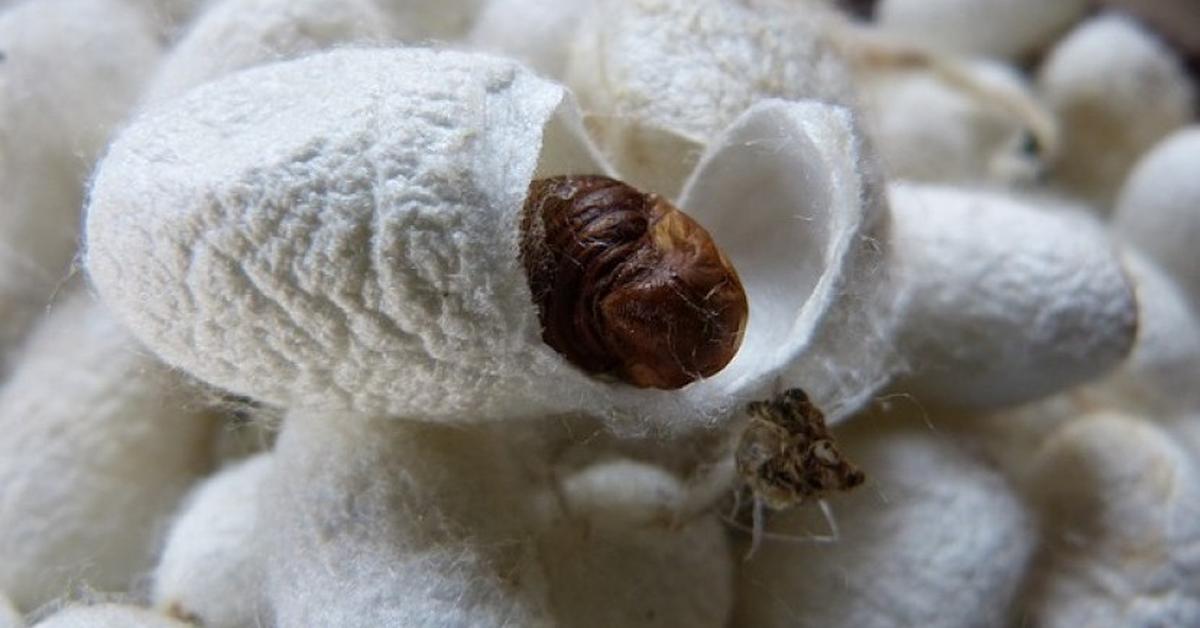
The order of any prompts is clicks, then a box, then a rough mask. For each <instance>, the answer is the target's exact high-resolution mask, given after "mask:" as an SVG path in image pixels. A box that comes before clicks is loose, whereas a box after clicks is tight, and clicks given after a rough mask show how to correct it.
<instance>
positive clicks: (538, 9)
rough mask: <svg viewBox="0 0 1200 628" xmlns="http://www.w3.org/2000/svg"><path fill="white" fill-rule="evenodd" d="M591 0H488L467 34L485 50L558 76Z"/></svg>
mask: <svg viewBox="0 0 1200 628" xmlns="http://www.w3.org/2000/svg"><path fill="white" fill-rule="evenodd" d="M592 2H593V0H489V1H488V2H487V3H485V4H484V5H483V8H482V9H481V10H480V13H479V19H477V20H476V21H475V26H474V27H472V29H471V32H470V33H469V34H468V35H467V42H468V43H470V44H471V45H472V46H474V47H477V48H479V49H480V50H484V51H487V52H495V53H498V54H503V55H505V56H509V57H512V58H514V59H516V60H518V61H521V62H522V63H524V64H526V65H528V66H529V67H531V68H533V69H534V70H537V71H538V72H541V73H542V74H545V75H546V76H549V77H551V78H561V77H562V75H563V73H564V72H565V71H566V66H567V56H568V54H569V52H570V49H571V45H572V42H573V41H574V40H575V32H576V30H577V29H578V28H579V24H580V22H581V21H582V20H583V17H584V15H586V14H587V13H588V9H589V7H590V6H591V5H592Z"/></svg>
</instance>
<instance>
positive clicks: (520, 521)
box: [261, 413, 550, 628]
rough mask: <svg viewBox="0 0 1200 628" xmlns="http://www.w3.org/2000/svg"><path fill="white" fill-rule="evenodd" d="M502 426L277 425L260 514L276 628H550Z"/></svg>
mask: <svg viewBox="0 0 1200 628" xmlns="http://www.w3.org/2000/svg"><path fill="white" fill-rule="evenodd" d="M503 427H505V426H503V425H500V426H488V425H482V426H481V425H476V426H446V425H434V424H428V423H417V422H408V421H398V420H395V419H368V418H365V417H361V416H344V417H328V416H323V415H310V414H304V413H292V414H289V415H288V417H287V420H286V422H285V424H284V428H283V433H282V434H280V438H279V442H278V444H277V446H276V450H275V453H274V454H273V455H274V456H275V463H276V465H277V466H276V472H275V475H274V481H273V485H272V486H271V487H270V488H269V489H268V491H269V494H268V497H267V500H266V501H265V508H264V510H263V511H261V512H262V513H263V514H262V519H261V525H262V526H263V529H264V530H269V531H270V532H269V533H268V534H267V535H266V536H267V539H266V543H267V544H268V546H267V551H268V554H267V558H266V561H267V562H266V564H267V573H268V586H267V588H266V591H267V594H268V595H269V598H270V602H271V604H272V606H273V608H274V613H275V618H274V619H275V621H276V622H277V624H278V625H279V626H281V627H290V626H295V627H300V626H339V627H343V628H356V627H360V626H361V627H364V628H366V627H378V626H479V627H487V626H497V627H498V626H544V625H549V622H550V619H549V617H550V616H549V610H548V604H547V598H546V595H547V592H546V585H547V583H546V581H545V578H544V576H543V575H542V571H541V566H540V565H539V564H538V561H537V551H536V547H535V545H534V543H533V535H532V532H531V530H530V529H528V526H527V521H528V512H529V506H528V503H527V502H528V499H527V498H528V495H529V489H528V487H527V486H526V485H525V483H524V480H523V475H522V473H521V470H520V465H521V460H520V458H519V456H517V455H516V454H515V452H513V451H511V450H510V449H508V447H507V446H506V444H505V439H504V436H503V432H502V431H501V429H502V428H503Z"/></svg>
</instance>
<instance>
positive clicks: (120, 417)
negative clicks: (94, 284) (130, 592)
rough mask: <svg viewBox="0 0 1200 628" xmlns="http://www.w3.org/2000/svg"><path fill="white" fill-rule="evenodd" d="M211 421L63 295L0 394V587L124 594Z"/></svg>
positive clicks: (40, 599)
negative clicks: (82, 588) (85, 589)
mask: <svg viewBox="0 0 1200 628" xmlns="http://www.w3.org/2000/svg"><path fill="white" fill-rule="evenodd" d="M211 427H212V422H211V420H210V417H208V416H207V415H206V414H205V413H204V412H203V411H202V409H201V408H199V407H197V405H196V401H195V400H194V399H192V398H190V397H189V395H188V392H187V390H186V389H184V388H183V387H182V385H181V384H180V383H178V381H177V380H176V379H175V377H174V376H173V374H171V373H169V372H168V371H167V370H166V369H165V368H163V367H162V366H161V365H160V364H159V363H158V361H157V360H155V359H154V358H152V357H151V356H149V355H147V353H146V352H145V350H144V349H143V348H141V347H140V346H139V345H138V344H137V343H136V342H134V341H133V340H132V339H131V338H130V337H129V336H128V335H127V334H126V333H125V331H124V330H123V329H122V328H121V326H120V325H119V324H117V323H116V322H115V321H114V320H112V319H111V318H110V317H109V315H108V313H107V312H106V311H105V310H104V308H103V307H101V306H99V305H98V304H96V303H95V302H94V301H92V300H91V299H90V298H89V297H87V296H86V295H83V294H76V295H75V296H73V297H70V298H66V299H64V300H63V301H62V302H60V303H58V304H56V305H55V306H54V310H53V311H52V312H51V313H50V314H49V315H48V316H47V317H46V318H45V319H44V320H43V321H42V322H41V324H40V325H39V327H38V328H37V330H36V331H35V333H34V335H33V336H32V337H31V338H30V341H29V343H28V344H27V346H26V349H25V353H24V354H23V356H22V359H21V361H20V362H19V363H18V364H17V367H16V369H15V371H14V372H13V374H12V376H11V377H10V378H9V379H8V381H7V382H5V384H4V387H3V388H2V389H0V434H4V438H3V439H0V487H3V490H0V556H3V557H4V559H3V560H0V590H4V591H5V592H7V593H8V594H9V596H11V598H12V600H13V601H14V602H15V603H16V604H17V605H18V607H20V608H21V609H23V610H26V611H28V610H32V609H33V608H35V607H36V606H38V605H40V604H42V603H44V602H46V601H48V600H50V599H53V598H55V597H57V596H59V595H62V594H65V593H67V592H68V591H69V588H70V587H71V586H72V585H75V584H81V585H85V586H87V587H90V588H93V589H96V590H101V591H124V590H126V589H127V588H128V587H129V586H130V585H131V584H133V581H134V579H135V578H136V577H137V576H138V575H140V574H141V573H143V572H144V571H145V570H147V569H148V568H149V567H150V566H151V564H152V557H153V553H154V551H155V545H156V534H157V533H158V532H159V531H160V527H161V526H162V524H163V523H164V522H165V519H166V518H167V517H168V516H169V514H170V513H171V511H172V510H173V509H174V508H175V507H176V505H177V503H178V500H179V499H180V497H181V496H182V495H183V494H184V492H185V491H186V490H187V487H188V485H189V483H190V482H192V481H193V480H194V479H195V478H196V477H197V476H198V475H199V474H200V473H202V472H203V471H204V470H205V468H206V466H207V464H208V453H209V450H208V439H209V437H210V435H211Z"/></svg>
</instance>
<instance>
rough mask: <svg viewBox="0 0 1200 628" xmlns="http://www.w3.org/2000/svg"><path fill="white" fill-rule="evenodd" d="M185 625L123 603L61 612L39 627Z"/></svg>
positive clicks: (163, 627) (151, 627)
mask: <svg viewBox="0 0 1200 628" xmlns="http://www.w3.org/2000/svg"><path fill="white" fill-rule="evenodd" d="M187 626H191V624H185V623H183V622H180V621H176V620H174V619H171V618H169V617H165V616H163V615H159V614H158V613H155V612H153V611H149V610H146V609H144V608H138V607H136V606H124V605H121V604H99V605H97V606H76V607H72V608H67V609H65V610H62V611H59V612H58V613H55V614H54V615H51V616H50V617H48V618H46V620H45V621H43V622H40V623H39V624H37V628H186V627H187Z"/></svg>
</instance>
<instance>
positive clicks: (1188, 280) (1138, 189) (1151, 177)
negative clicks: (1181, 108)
mask: <svg viewBox="0 0 1200 628" xmlns="http://www.w3.org/2000/svg"><path fill="white" fill-rule="evenodd" d="M1197 164H1200V126H1189V127H1187V128H1184V129H1181V130H1179V131H1176V132H1175V133H1173V134H1171V135H1170V136H1169V137H1167V138H1166V139H1165V140H1163V141H1162V142H1161V143H1159V144H1158V145H1157V146H1155V147H1154V149H1153V150H1151V151H1150V152H1149V153H1148V154H1147V155H1146V156H1145V157H1143V158H1142V159H1141V161H1139V162H1138V164H1137V166H1136V168H1135V169H1134V171H1133V173H1132V174H1130V175H1129V179H1128V180H1127V181H1126V182H1125V185H1124V187H1123V188H1122V189H1121V194H1120V197H1119V200H1118V201H1117V209H1116V214H1115V216H1114V217H1113V222H1114V225H1115V227H1114V228H1115V229H1116V231H1117V233H1119V234H1120V235H1121V236H1122V237H1124V238H1127V239H1128V240H1129V241H1130V242H1133V243H1134V244H1136V245H1137V246H1138V247H1139V248H1140V249H1141V250H1142V251H1144V252H1145V254H1146V255H1148V256H1150V257H1151V258H1152V259H1153V260H1154V261H1155V262H1157V263H1158V264H1160V265H1161V266H1162V268H1163V269H1164V270H1166V271H1167V272H1168V273H1170V274H1171V275H1172V276H1173V277H1174V279H1175V281H1176V282H1178V283H1179V286H1180V287H1181V288H1183V290H1184V291H1185V293H1186V294H1187V295H1188V296H1189V298H1190V299H1191V302H1192V304H1193V307H1194V308H1196V309H1197V310H1200V245H1198V243H1200V177H1197V176H1196V169H1197Z"/></svg>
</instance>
